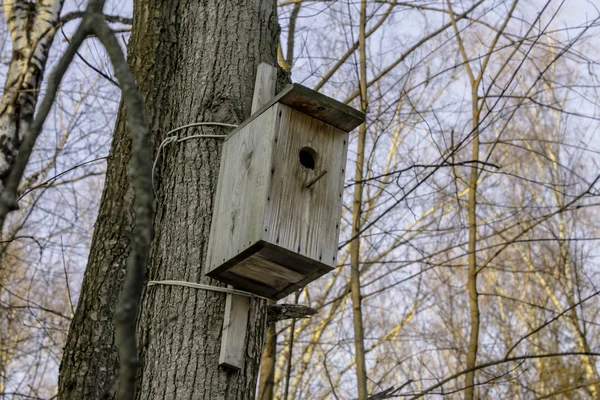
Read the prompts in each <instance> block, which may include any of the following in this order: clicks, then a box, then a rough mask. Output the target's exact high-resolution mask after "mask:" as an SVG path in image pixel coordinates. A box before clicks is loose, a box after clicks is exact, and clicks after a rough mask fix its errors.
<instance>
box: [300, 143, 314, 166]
mask: <svg viewBox="0 0 600 400" xmlns="http://www.w3.org/2000/svg"><path fill="white" fill-rule="evenodd" d="M299 155H300V164H302V166H303V167H304V168H308V169H315V165H316V164H317V156H318V155H317V152H316V151H315V149H312V148H310V147H303V148H302V149H300V154H299Z"/></svg>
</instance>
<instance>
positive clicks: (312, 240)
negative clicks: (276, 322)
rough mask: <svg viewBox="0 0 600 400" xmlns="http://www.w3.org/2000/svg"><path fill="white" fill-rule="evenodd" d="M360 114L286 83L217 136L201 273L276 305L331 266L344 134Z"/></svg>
mask: <svg viewBox="0 0 600 400" xmlns="http://www.w3.org/2000/svg"><path fill="white" fill-rule="evenodd" d="M363 121H364V114H363V113H361V112H359V111H357V110H355V109H353V108H351V107H348V106H346V105H344V104H342V103H340V102H338V101H336V100H333V99H331V98H329V97H326V96H324V95H322V94H320V93H317V92H315V91H313V90H310V89H308V88H306V87H304V86H301V85H297V84H294V85H290V86H288V87H287V88H286V89H284V90H283V91H282V92H281V93H279V94H278V95H277V96H275V97H274V98H273V99H272V100H271V101H270V102H268V103H267V104H266V105H264V106H263V107H262V108H260V109H259V110H258V111H257V112H255V113H254V114H253V115H252V116H251V117H250V118H249V119H247V120H246V121H244V122H243V123H242V124H241V125H240V126H239V127H238V128H236V129H235V130H234V131H233V132H232V133H231V134H230V135H229V136H228V137H227V138H226V140H225V143H224V145H223V153H222V159H221V167H220V171H219V181H218V186H217V193H216V197H215V207H214V213H213V220H212V227H211V233H210V241H209V249H208V258H207V263H208V264H207V265H208V270H209V272H208V273H207V275H208V276H210V277H212V278H214V279H217V280H219V281H222V282H226V283H228V284H230V285H232V286H234V287H235V288H236V289H240V290H244V291H248V292H251V293H254V294H257V295H260V296H264V297H268V298H272V299H280V298H282V297H284V296H286V295H288V294H290V293H292V292H294V291H296V290H298V289H300V288H302V287H304V286H305V285H306V284H308V283H309V282H311V281H313V280H315V279H317V278H319V277H320V276H322V275H323V274H325V273H327V272H329V271H331V270H332V269H333V268H334V267H335V265H336V255H337V250H338V239H339V230H340V229H339V227H340V219H341V213H342V192H343V185H344V169H345V167H346V154H347V151H348V133H349V132H350V131H351V130H353V129H354V128H356V127H357V126H358V125H360V124H361V123H362V122H363Z"/></svg>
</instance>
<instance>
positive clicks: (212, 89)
mask: <svg viewBox="0 0 600 400" xmlns="http://www.w3.org/2000/svg"><path fill="white" fill-rule="evenodd" d="M277 34H278V26H277V17H276V5H275V2H274V1H261V2H257V1H250V0H243V1H239V2H235V3H234V2H208V1H202V2H196V1H191V0H178V1H175V0H151V1H149V0H136V1H135V3H134V24H133V29H132V36H131V40H130V43H129V63H130V66H131V68H132V70H133V72H134V75H135V77H136V80H137V82H138V85H139V89H140V92H141V94H142V97H143V98H144V101H145V103H146V111H147V114H148V120H149V123H150V127H151V129H152V131H153V132H154V143H153V147H154V149H155V150H156V148H157V146H158V145H159V144H160V142H161V141H162V140H163V139H164V138H165V137H166V132H168V131H169V130H171V129H173V128H176V127H178V126H182V125H186V124H189V123H191V122H199V121H206V122H226V123H234V124H235V123H239V122H241V121H243V120H244V119H245V118H246V117H248V116H249V114H250V108H251V102H252V94H253V86H254V76H255V73H256V69H257V66H258V64H259V63H260V62H267V63H270V64H275V60H276V45H277ZM180 133H182V134H183V135H189V134H201V133H214V134H224V133H226V131H225V130H224V129H223V128H217V127H205V128H203V129H200V128H195V129H194V130H189V131H188V132H180ZM220 149H221V141H220V139H194V140H188V141H184V142H181V143H178V144H172V145H170V146H169V147H167V148H166V151H164V152H163V154H164V156H163V157H161V159H160V160H159V164H158V168H157V174H156V175H155V182H156V186H157V202H156V217H155V224H154V229H155V238H154V242H153V249H152V251H151V260H150V263H149V272H148V274H149V278H150V279H153V280H163V279H175V280H185V281H191V282H201V283H205V284H212V285H215V284H218V283H216V282H214V281H212V280H210V279H208V278H205V277H204V272H205V271H204V267H203V261H204V259H205V250H206V246H207V240H208V234H209V229H210V223H211V213H212V209H213V203H212V202H213V194H214V190H215V188H216V181H217V177H218V168H219V158H220ZM129 157H130V140H129V134H128V132H127V131H126V127H125V111H124V110H123V108H121V110H120V112H119V117H118V120H117V126H116V129H115V135H114V139H113V145H112V148H111V153H110V156H109V161H108V169H107V176H106V184H105V189H104V193H103V196H102V202H101V207H100V212H99V216H98V220H97V223H96V230H95V232H94V238H93V242H92V249H91V252H90V258H89V262H88V267H87V269H86V273H85V276H84V282H83V287H82V292H81V297H80V300H79V304H78V308H77V311H76V315H75V318H74V320H73V323H72V326H71V329H70V332H69V337H68V340H67V346H66V348H65V353H64V356H63V362H62V366H61V372H60V380H59V398H61V399H82V398H85V399H98V398H102V397H103V396H104V395H106V396H107V397H108V398H110V397H112V396H113V395H114V377H115V372H116V367H117V356H116V351H115V346H114V327H113V325H112V316H113V313H114V309H115V304H116V301H117V296H118V293H119V290H120V287H121V284H122V278H123V273H124V268H125V261H126V259H127V255H128V254H129V251H130V244H129V242H130V239H129V237H130V235H131V230H132V226H133V224H134V221H133V220H132V200H133V195H132V191H131V188H130V186H129V181H128V178H127V174H126V165H127V163H128V160H129ZM225 162H226V160H225ZM263 303H264V302H263V301H258V300H253V301H252V304H251V311H250V317H249V322H248V332H247V336H246V363H245V367H244V368H243V369H242V371H240V372H232V371H228V370H226V369H223V368H221V367H219V366H218V357H219V346H220V336H221V329H222V324H223V309H224V304H225V296H224V294H222V293H215V292H207V291H199V290H195V289H189V288H183V287H166V286H155V287H152V288H151V289H149V290H147V291H146V293H145V295H144V300H143V304H142V312H141V315H140V321H139V324H140V326H139V332H140V336H139V338H140V339H139V340H140V342H139V345H140V349H141V368H140V372H141V376H140V380H139V391H138V398H142V399H148V398H152V399H154V398H157V399H158V398H160V399H171V398H177V399H179V398H194V399H203V398H206V399H248V398H253V397H254V392H255V388H256V377H257V375H258V365H259V358H260V353H261V350H262V346H263V337H264V329H265V322H266V311H265V305H264V304H263Z"/></svg>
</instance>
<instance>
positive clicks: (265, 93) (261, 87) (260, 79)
mask: <svg viewBox="0 0 600 400" xmlns="http://www.w3.org/2000/svg"><path fill="white" fill-rule="evenodd" d="M276 85H277V68H275V67H273V66H272V65H269V64H266V63H260V64H259V65H258V69H257V70H256V80H255V83H254V95H253V97H252V113H253V114H254V113H255V112H257V111H258V110H259V109H260V108H261V107H262V106H264V105H265V104H267V103H268V102H270V101H271V100H272V99H273V96H275V89H276Z"/></svg>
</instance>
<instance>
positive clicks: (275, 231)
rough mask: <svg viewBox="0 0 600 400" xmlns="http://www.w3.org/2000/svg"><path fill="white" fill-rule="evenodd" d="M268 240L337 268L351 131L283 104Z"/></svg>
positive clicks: (267, 216)
mask: <svg viewBox="0 0 600 400" xmlns="http://www.w3.org/2000/svg"><path fill="white" fill-rule="evenodd" d="M278 107H279V110H280V111H279V113H280V114H279V119H280V121H279V128H278V132H277V143H276V144H275V148H274V151H273V162H272V170H271V171H272V173H271V182H270V187H269V194H268V199H269V201H268V207H267V209H266V214H265V229H264V231H263V239H264V240H265V241H266V242H269V243H272V244H274V245H276V246H280V247H283V248H285V249H287V250H289V251H291V252H294V253H297V254H300V255H302V256H305V257H307V258H309V259H312V260H315V261H318V262H319V263H322V264H325V265H327V266H331V267H333V266H335V264H336V256H337V246H338V239H339V223H340V218H341V209H342V192H343V182H344V172H345V171H344V169H345V167H346V153H347V147H348V146H347V143H348V133H347V132H345V131H343V130H341V129H338V128H335V127H333V126H331V125H329V124H327V123H325V122H322V121H320V120H317V119H315V118H313V117H310V116H308V115H306V114H304V113H302V112H300V111H297V110H294V109H292V108H290V107H287V106H285V105H283V104H279V105H278Z"/></svg>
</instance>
